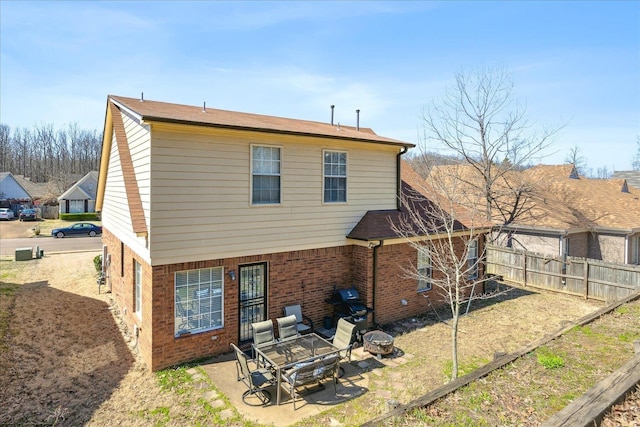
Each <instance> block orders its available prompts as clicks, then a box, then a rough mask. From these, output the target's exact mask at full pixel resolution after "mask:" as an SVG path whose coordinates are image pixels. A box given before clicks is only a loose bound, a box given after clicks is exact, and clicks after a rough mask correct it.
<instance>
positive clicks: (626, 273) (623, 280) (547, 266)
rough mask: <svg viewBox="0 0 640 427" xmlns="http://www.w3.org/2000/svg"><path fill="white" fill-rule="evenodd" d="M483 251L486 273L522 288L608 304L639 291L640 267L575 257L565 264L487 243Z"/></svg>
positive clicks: (569, 258)
mask: <svg viewBox="0 0 640 427" xmlns="http://www.w3.org/2000/svg"><path fill="white" fill-rule="evenodd" d="M486 250H487V253H486V255H487V257H486V264H487V265H486V272H487V274H490V275H493V276H500V277H502V278H503V280H505V281H509V282H513V283H516V284H519V285H522V286H531V287H535V288H542V289H548V290H552V291H556V292H562V293H566V294H571V295H580V296H583V297H584V298H585V299H588V298H591V299H595V300H599V301H607V302H610V301H618V300H620V299H622V298H625V297H627V296H628V295H631V294H632V293H634V292H637V291H639V290H640V266H635V265H628V264H614V263H609V262H604V261H599V260H594V259H588V258H577V257H567V258H566V261H565V260H562V259H559V258H554V257H551V256H548V255H547V256H545V255H540V254H536V253H532V252H527V251H522V250H517V249H513V248H505V247H501V246H495V245H489V244H488V245H487V247H486Z"/></svg>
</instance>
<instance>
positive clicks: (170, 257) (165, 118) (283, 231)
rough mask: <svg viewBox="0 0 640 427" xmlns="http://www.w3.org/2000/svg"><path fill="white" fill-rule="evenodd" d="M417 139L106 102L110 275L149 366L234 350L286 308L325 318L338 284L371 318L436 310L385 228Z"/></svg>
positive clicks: (101, 190) (103, 192)
mask: <svg viewBox="0 0 640 427" xmlns="http://www.w3.org/2000/svg"><path fill="white" fill-rule="evenodd" d="M412 146H413V145H412V144H410V143H406V142H402V141H397V140H394V139H391V138H386V137H382V136H379V135H377V134H376V133H374V132H373V131H372V130H371V129H368V128H360V127H359V126H356V127H349V126H343V125H337V124H334V123H320V122H312V121H305V120H294V119H287V118H280V117H270V116H263V115H257V114H247V113H239V112H231V111H224V110H218V109H211V108H208V107H206V108H205V107H204V106H202V107H196V106H186V105H177V104H169V103H163V102H155V101H148V100H143V99H133V98H125V97H120V96H109V97H108V99H107V108H106V117H105V125H104V140H103V146H102V157H101V164H100V172H99V180H98V192H97V193H98V194H97V200H96V211H99V212H101V214H102V225H103V243H104V258H103V268H104V270H105V275H106V281H107V286H108V287H109V289H110V290H111V292H112V294H113V297H114V299H115V301H116V303H117V304H118V306H119V308H120V310H121V312H122V314H123V318H124V320H125V322H126V324H127V325H128V326H129V328H130V330H131V331H132V332H133V334H134V335H135V337H136V339H137V345H138V348H139V350H140V353H141V354H142V356H143V358H144V360H145V362H146V363H147V364H148V365H149V367H150V368H151V369H152V370H157V369H161V368H163V367H167V366H170V365H173V364H176V363H180V362H184V361H188V360H193V359H197V358H201V357H205V356H212V355H216V354H221V353H225V352H228V351H229V344H230V343H231V342H233V343H246V342H248V341H249V340H250V339H251V337H252V334H251V327H250V324H251V323H252V322H255V321H259V320H264V319H275V318H276V317H279V316H282V310H283V307H284V306H287V305H292V304H300V305H301V306H302V309H303V312H304V314H305V315H307V316H309V317H311V318H312V319H313V321H314V322H316V324H321V323H322V319H323V318H324V317H325V316H330V315H331V310H332V306H331V305H330V304H328V303H327V302H326V300H327V299H328V298H329V297H330V295H331V293H332V291H333V289H335V288H338V289H342V288H349V287H355V288H357V289H358V291H359V293H360V296H361V299H363V300H364V302H365V303H366V305H367V306H369V307H372V308H373V309H374V315H373V316H375V318H372V319H370V322H371V321H375V322H377V323H386V322H390V321H395V320H398V319H401V318H404V317H408V316H413V315H416V314H419V313H421V312H424V311H426V310H427V309H429V306H428V305H427V301H425V298H422V296H421V292H427V291H429V289H427V288H424V284H423V289H418V284H417V283H416V281H415V280H411V279H407V278H406V277H403V275H402V272H401V271H400V268H399V265H400V264H402V263H413V264H415V263H419V262H420V260H417V259H416V257H417V254H416V251H415V250H412V249H411V247H410V246H408V245H406V243H405V241H404V240H402V239H400V238H398V237H397V236H394V235H393V233H390V232H389V230H390V227H389V221H390V219H389V218H390V217H391V216H392V215H390V213H393V212H398V210H399V208H400V203H399V197H398V196H399V192H400V191H401V187H402V184H401V183H402V177H401V163H402V162H401V156H402V154H403V153H405V152H406V151H407V149H409V148H410V147H412ZM385 212H386V213H385ZM376 213H378V214H376ZM356 226H358V227H357V228H356ZM423 262H425V261H423Z"/></svg>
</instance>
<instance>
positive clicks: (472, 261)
mask: <svg viewBox="0 0 640 427" xmlns="http://www.w3.org/2000/svg"><path fill="white" fill-rule="evenodd" d="M467 269H468V272H469V276H468V278H469V279H477V278H478V240H477V239H473V240H469V241H468V242H467Z"/></svg>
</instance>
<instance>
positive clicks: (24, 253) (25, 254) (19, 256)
mask: <svg viewBox="0 0 640 427" xmlns="http://www.w3.org/2000/svg"><path fill="white" fill-rule="evenodd" d="M32 258H33V248H18V249H16V261H28V260H30V259H32Z"/></svg>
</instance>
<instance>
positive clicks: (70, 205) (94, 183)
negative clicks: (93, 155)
mask: <svg viewBox="0 0 640 427" xmlns="http://www.w3.org/2000/svg"><path fill="white" fill-rule="evenodd" d="M97 188H98V172H97V171H91V172H89V173H88V174H86V175H85V176H84V177H82V179H80V180H79V181H78V182H76V183H75V184H73V185H72V186H71V187H70V188H69V189H68V190H67V191H65V192H64V193H62V194H61V195H60V197H58V206H60V213H61V214H64V213H84V212H95V207H96V193H97Z"/></svg>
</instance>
